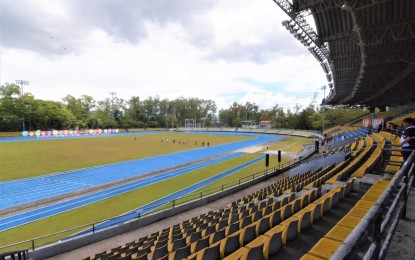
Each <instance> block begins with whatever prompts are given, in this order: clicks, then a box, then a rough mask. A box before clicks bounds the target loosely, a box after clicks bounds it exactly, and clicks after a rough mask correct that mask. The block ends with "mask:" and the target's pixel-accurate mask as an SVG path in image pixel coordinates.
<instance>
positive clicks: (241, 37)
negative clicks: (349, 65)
mask: <svg viewBox="0 0 415 260" xmlns="http://www.w3.org/2000/svg"><path fill="white" fill-rule="evenodd" d="M0 1H1V2H0V3H1V8H2V15H1V16H0V23H1V26H2V40H1V45H2V58H1V61H0V62H1V64H0V65H1V66H0V83H1V84H4V83H5V82H14V80H15V79H25V80H29V81H30V85H29V86H27V87H26V88H25V92H26V91H29V92H31V93H33V94H34V95H35V97H36V98H40V99H49V100H61V99H62V98H63V97H64V96H66V95H67V94H70V95H73V96H77V97H79V96H81V95H83V94H86V95H90V96H92V97H93V98H94V99H96V100H102V99H105V98H107V97H108V96H109V91H115V92H117V97H119V98H123V99H129V98H131V97H132V96H140V97H141V98H147V97H148V96H155V95H159V96H160V98H169V99H174V98H178V97H180V96H184V97H199V98H203V99H212V100H214V101H215V102H216V103H217V105H218V108H226V107H228V106H229V105H230V104H231V103H233V102H234V101H237V102H245V101H246V100H249V101H250V102H255V103H257V104H259V105H261V107H263V108H265V106H270V107H272V106H274V105H275V104H276V103H275V102H277V103H279V104H280V106H284V107H285V106H287V107H292V106H294V105H295V103H300V104H303V103H304V104H307V105H308V103H309V102H310V99H309V97H310V96H312V95H313V93H314V92H316V89H319V86H321V85H322V84H325V77H324V73H323V72H322V70H321V68H320V66H319V64H318V62H317V61H316V60H314V58H313V57H312V56H311V54H309V53H308V51H307V49H306V48H304V47H303V46H302V45H301V44H300V43H299V42H297V41H296V40H295V39H294V37H292V36H291V35H290V34H289V33H288V32H287V31H286V30H285V28H284V27H283V26H282V25H281V21H282V20H284V19H286V17H285V14H283V13H282V11H281V10H279V8H278V7H277V6H276V5H275V3H273V2H272V1H248V0H238V1H236V0H235V1H230V0H229V1H228V0H227V1H194V0H187V1H185V0H180V1H162V0H157V1H154V0H152V1H109V0H104V1H80V0H76V1H40V0H37V1H35V0H33V1H29V0H26V1H6V0H0ZM319 92H321V90H319ZM267 97H268V100H267Z"/></svg>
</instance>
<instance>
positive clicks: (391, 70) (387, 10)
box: [274, 0, 415, 107]
mask: <svg viewBox="0 0 415 260" xmlns="http://www.w3.org/2000/svg"><path fill="white" fill-rule="evenodd" d="M274 2H275V3H276V4H277V5H278V6H280V8H281V9H283V11H285V12H286V13H287V14H288V15H289V16H290V18H291V20H288V21H284V22H283V25H284V26H286V28H287V30H289V31H290V32H291V33H292V34H293V35H294V37H296V38H297V39H298V40H299V41H300V42H302V43H303V44H304V45H305V46H306V47H308V49H309V50H310V52H311V53H312V54H313V55H314V57H316V59H317V60H318V61H319V62H320V64H321V66H322V68H323V70H324V71H325V72H326V74H327V80H328V81H329V84H328V85H329V87H330V94H329V96H328V97H327V98H326V104H332V105H336V104H346V105H365V106H368V107H382V106H386V105H399V104H407V103H411V102H414V101H415V1H414V0H347V1H345V0H293V1H288V0H274ZM309 15H312V16H313V17H314V21H315V24H316V31H314V29H312V28H311V26H309V24H308V23H307V19H306V17H307V16H309Z"/></svg>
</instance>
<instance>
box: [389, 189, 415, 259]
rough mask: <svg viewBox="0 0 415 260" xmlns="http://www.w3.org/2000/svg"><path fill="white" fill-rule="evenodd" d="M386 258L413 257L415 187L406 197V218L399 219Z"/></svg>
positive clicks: (414, 249)
mask: <svg viewBox="0 0 415 260" xmlns="http://www.w3.org/2000/svg"><path fill="white" fill-rule="evenodd" d="M386 259H405V260H406V259H407V260H413V259H415V188H413V187H412V190H411V192H410V193H409V197H408V204H407V211H406V219H401V220H399V223H398V226H397V228H396V230H395V234H394V235H393V239H392V243H391V245H390V247H389V250H388V253H387V254H386Z"/></svg>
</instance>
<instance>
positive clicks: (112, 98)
mask: <svg viewBox="0 0 415 260" xmlns="http://www.w3.org/2000/svg"><path fill="white" fill-rule="evenodd" d="M110 95H111V118H112V119H114V96H116V95H117V92H112V91H110Z"/></svg>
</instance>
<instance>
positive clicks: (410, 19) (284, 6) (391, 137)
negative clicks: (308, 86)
mask: <svg viewBox="0 0 415 260" xmlns="http://www.w3.org/2000/svg"><path fill="white" fill-rule="evenodd" d="M274 2H275V4H276V6H275V8H280V9H281V10H283V11H284V12H285V13H286V15H287V19H288V20H283V21H281V23H282V25H281V26H283V27H285V28H286V29H287V31H288V32H287V33H291V34H292V35H293V37H295V38H296V39H298V40H299V41H300V42H301V43H302V44H303V45H304V46H305V48H307V49H308V50H309V52H310V53H311V55H312V56H314V57H315V58H316V60H317V61H318V63H320V64H319V65H318V64H317V63H316V64H317V65H318V66H321V68H322V73H324V74H325V75H326V77H327V86H328V89H329V94H328V96H327V97H324V99H323V101H322V106H323V109H324V107H325V106H339V105H341V106H345V107H349V106H362V107H366V108H367V109H368V110H369V113H367V114H363V115H359V116H358V117H356V118H353V120H349V121H347V122H345V123H343V124H341V125H331V126H330V127H329V128H328V129H324V124H323V126H322V131H313V130H310V129H287V128H275V127H271V126H270V125H269V124H270V122H271V121H266V120H262V121H260V122H254V121H248V120H246V121H244V122H242V123H245V125H243V126H241V127H239V126H238V127H230V126H225V125H224V126H206V125H205V124H204V121H203V120H199V121H198V120H195V119H192V118H185V119H184V120H183V121H184V122H183V123H182V126H177V127H172V128H169V127H167V120H166V127H165V128H159V129H157V128H119V129H118V128H117V129H115V128H114V129H113V128H107V129H88V130H78V129H65V128H62V129H58V130H52V129H50V130H44V131H42V130H37V131H31V130H29V131H23V132H19V133H2V138H0V147H1V149H0V155H1V161H2V163H1V165H2V166H1V168H2V170H1V176H0V177H1V183H0V195H1V202H0V207H1V208H0V236H1V244H0V256H1V259H209V260H210V259H392V258H397V259H413V256H414V255H415V252H414V248H413V245H414V234H415V233H414V231H415V229H414V226H413V221H414V218H415V213H414V212H415V208H414V195H413V192H412V194H411V193H410V191H411V189H412V188H413V187H414V185H415V183H414V172H415V166H414V165H415V152H414V151H413V150H405V148H402V147H401V137H400V136H401V135H402V134H405V132H404V133H402V130H403V129H396V128H395V127H394V126H400V125H402V123H403V122H405V120H407V118H414V117H415V112H414V111H415V110H414V109H415V92H414V88H413V85H414V83H415V71H414V70H415V65H414V64H415V33H414V32H415V2H413V1H412V0H364V1H354V0H351V1H345V0H294V1H287V0H274ZM306 17H312V18H313V19H314V21H315V25H316V26H315V27H316V28H315V29H313V28H312V27H311V26H310V25H309V24H308V22H307V19H308V18H307V19H306ZM20 83H21V84H24V82H20ZM325 89H326V87H324V90H325ZM112 113H113V112H112ZM166 114H167V108H166ZM112 115H114V113H113V114H112ZM323 120H324V110H323ZM24 128H25V123H24V122H23V130H24ZM398 130H400V131H398ZM13 135H14V136H13ZM17 135H23V136H17ZM414 138H415V137H414ZM402 151H403V152H407V154H408V157H407V159H406V160H405V159H404V157H403V156H402V154H401V152H402Z"/></svg>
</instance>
